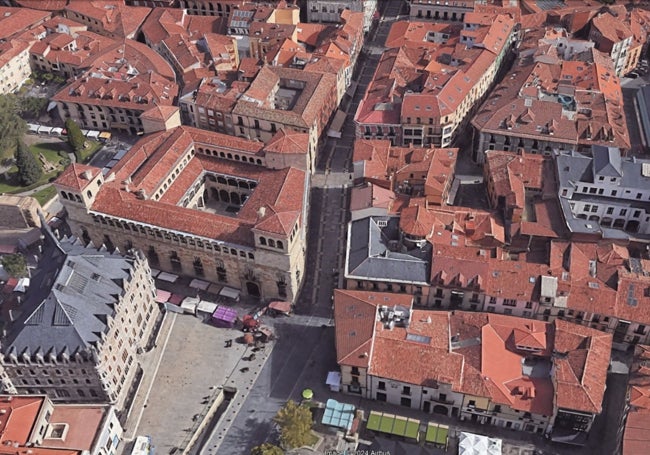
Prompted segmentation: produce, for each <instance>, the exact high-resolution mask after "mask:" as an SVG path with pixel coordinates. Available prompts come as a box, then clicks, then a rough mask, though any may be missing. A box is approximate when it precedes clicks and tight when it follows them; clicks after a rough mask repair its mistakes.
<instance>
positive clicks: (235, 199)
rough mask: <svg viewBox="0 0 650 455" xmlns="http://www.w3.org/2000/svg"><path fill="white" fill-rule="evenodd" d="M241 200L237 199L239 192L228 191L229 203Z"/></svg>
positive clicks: (238, 202)
mask: <svg viewBox="0 0 650 455" xmlns="http://www.w3.org/2000/svg"><path fill="white" fill-rule="evenodd" d="M240 202H241V200H240V199H239V194H237V193H235V192H234V191H233V192H232V193H230V203H231V204H237V205H239V204H240Z"/></svg>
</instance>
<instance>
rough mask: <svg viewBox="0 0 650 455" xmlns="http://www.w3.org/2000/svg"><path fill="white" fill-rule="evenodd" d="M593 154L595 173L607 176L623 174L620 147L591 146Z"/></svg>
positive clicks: (620, 175)
mask: <svg viewBox="0 0 650 455" xmlns="http://www.w3.org/2000/svg"><path fill="white" fill-rule="evenodd" d="M591 155H592V156H593V173H594V175H603V176H605V177H622V176H623V172H622V170H621V151H620V150H619V149H618V148H616V147H605V146H603V145H593V146H592V147H591Z"/></svg>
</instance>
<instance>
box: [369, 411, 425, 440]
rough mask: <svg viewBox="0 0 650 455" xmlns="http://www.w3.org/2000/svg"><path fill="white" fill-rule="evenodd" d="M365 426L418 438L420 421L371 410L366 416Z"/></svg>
mask: <svg viewBox="0 0 650 455" xmlns="http://www.w3.org/2000/svg"><path fill="white" fill-rule="evenodd" d="M366 428H367V429H368V430H371V431H380V432H382V433H388V434H394V435H396V436H404V437H407V438H411V439H418V437H419V432H420V421H419V420H416V419H408V418H406V417H402V416H395V415H393V414H384V413H383V412H377V411H371V412H370V415H369V416H368V423H367V424H366Z"/></svg>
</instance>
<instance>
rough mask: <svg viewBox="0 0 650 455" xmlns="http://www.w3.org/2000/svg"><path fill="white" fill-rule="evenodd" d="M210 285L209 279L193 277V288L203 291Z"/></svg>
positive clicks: (191, 284)
mask: <svg viewBox="0 0 650 455" xmlns="http://www.w3.org/2000/svg"><path fill="white" fill-rule="evenodd" d="M209 286H210V283H208V282H207V281H203V280H199V279H196V278H195V279H193V280H192V281H191V282H190V287H191V288H194V289H200V290H202V291H205V290H206V289H208V287H209Z"/></svg>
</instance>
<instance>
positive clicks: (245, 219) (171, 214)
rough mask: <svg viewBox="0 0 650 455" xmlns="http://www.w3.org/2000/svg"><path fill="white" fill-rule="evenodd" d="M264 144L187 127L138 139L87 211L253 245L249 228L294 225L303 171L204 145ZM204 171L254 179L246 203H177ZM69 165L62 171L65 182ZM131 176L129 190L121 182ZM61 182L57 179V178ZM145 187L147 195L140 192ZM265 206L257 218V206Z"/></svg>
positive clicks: (279, 229) (237, 147)
mask: <svg viewBox="0 0 650 455" xmlns="http://www.w3.org/2000/svg"><path fill="white" fill-rule="evenodd" d="M262 146H263V145H262V144H261V143H258V142H253V141H247V140H244V139H239V138H234V137H231V136H226V135H223V134H219V133H212V132H209V131H204V130H199V129H196V128H191V127H185V126H183V127H177V128H175V129H173V130H171V131H166V132H161V133H155V134H152V135H149V136H147V137H145V138H143V139H141V140H140V141H139V142H138V143H136V145H135V146H134V147H133V148H131V150H130V151H129V153H127V154H126V155H125V156H124V158H122V159H121V160H120V161H119V162H118V163H117V165H116V166H115V167H114V168H113V169H112V170H111V173H110V174H109V175H108V176H107V181H106V182H105V183H104V185H102V187H101V189H100V190H99V192H98V194H97V197H96V199H95V202H94V203H93V205H92V207H91V209H90V210H91V211H92V212H94V213H98V214H106V215H109V216H113V217H117V218H122V219H125V220H133V221H136V222H141V223H145V224H149V225H152V226H159V227H161V228H165V229H169V230H175V231H181V232H187V233H189V234H194V235H197V236H201V237H204V238H208V239H214V240H221V241H227V242H232V243H236V244H240V245H253V236H252V234H251V232H250V229H251V228H253V227H255V228H256V229H259V230H264V229H269V230H273V232H274V233H280V234H283V233H286V231H287V229H289V230H290V229H291V228H293V225H294V224H295V221H296V220H297V219H299V217H300V213H301V212H302V201H303V196H304V191H305V187H304V185H305V173H304V172H303V171H300V170H297V169H294V168H286V169H282V170H277V171H276V170H267V169H264V168H261V167H259V166H254V165H251V164H245V163H242V162H237V161H232V160H222V159H219V158H216V157H213V156H208V155H206V154H205V153H202V152H201V151H200V150H199V149H201V150H203V149H204V148H206V149H207V148H208V147H209V148H210V149H216V150H219V149H221V150H225V151H229V152H231V151H239V152H240V153H241V152H248V153H253V154H255V153H258V152H259V151H260V150H261V148H262ZM191 147H194V149H195V155H194V156H193V157H192V158H191V159H190V161H189V162H188V163H187V165H186V166H185V167H184V168H183V170H182V171H181V172H180V174H179V175H178V176H177V178H176V179H175V180H174V182H173V183H172V184H171V186H169V188H167V189H166V190H165V192H164V193H163V195H162V197H161V198H160V200H158V201H156V200H154V199H152V197H153V195H154V194H155V193H156V192H157V191H158V189H159V188H160V187H161V185H162V184H163V183H164V182H166V180H167V179H168V177H169V174H170V172H172V170H173V169H174V167H175V166H176V164H177V163H178V162H179V160H182V159H183V157H184V156H185V155H186V154H187V153H188V151H189V150H190V148H191ZM204 172H211V173H219V174H223V175H227V176H242V177H246V178H248V179H252V180H254V181H256V182H257V187H256V188H255V190H254V191H253V192H252V193H251V194H250V197H249V199H248V200H246V203H245V204H244V205H243V206H242V207H241V210H240V211H239V213H238V214H237V215H236V216H223V215H217V214H214V213H209V212H203V211H199V210H194V209H189V208H184V207H182V206H179V205H177V204H181V203H182V198H183V196H184V195H185V193H186V192H187V191H188V189H189V188H190V187H191V186H192V185H193V184H194V183H195V182H196V181H197V179H199V178H201V176H202V175H203V173H204ZM69 173H70V171H66V172H64V174H62V177H63V178H64V180H63V184H67V182H68V181H69V179H70V177H69ZM126 181H128V182H130V183H129V184H128V185H129V187H128V190H127V188H126V186H125V184H124V183H123V182H126ZM56 183H57V184H61V182H60V181H59V180H57V182H56ZM140 190H141V191H143V192H144V194H145V195H146V196H147V199H141V198H138V196H137V195H136V193H137V192H138V191H140ZM260 207H266V208H267V209H268V210H266V215H265V216H264V217H262V218H260V213H259V208H260Z"/></svg>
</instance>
